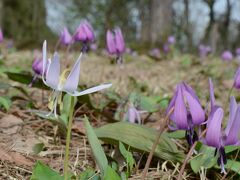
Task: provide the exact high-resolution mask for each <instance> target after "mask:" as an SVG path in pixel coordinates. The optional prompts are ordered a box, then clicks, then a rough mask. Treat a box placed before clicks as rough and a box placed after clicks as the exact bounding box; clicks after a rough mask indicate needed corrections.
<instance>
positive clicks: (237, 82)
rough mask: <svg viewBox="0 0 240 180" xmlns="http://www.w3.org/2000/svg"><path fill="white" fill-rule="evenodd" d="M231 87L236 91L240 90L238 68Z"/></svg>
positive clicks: (239, 70)
mask: <svg viewBox="0 0 240 180" xmlns="http://www.w3.org/2000/svg"><path fill="white" fill-rule="evenodd" d="M233 86H234V87H235V88H236V89H240V68H238V69H237V72H236V73H235V76H234V83H233Z"/></svg>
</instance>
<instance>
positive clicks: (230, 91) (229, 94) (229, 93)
mask: <svg viewBox="0 0 240 180" xmlns="http://www.w3.org/2000/svg"><path fill="white" fill-rule="evenodd" d="M233 88H234V85H232V87H231V89H230V90H229V92H228V99H227V101H229V99H230V96H231V94H232V91H233Z"/></svg>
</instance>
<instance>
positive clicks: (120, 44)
mask: <svg viewBox="0 0 240 180" xmlns="http://www.w3.org/2000/svg"><path fill="white" fill-rule="evenodd" d="M115 39H116V49H117V51H118V53H123V52H124V51H125V42H124V38H123V35H122V31H121V29H120V28H116V29H115Z"/></svg>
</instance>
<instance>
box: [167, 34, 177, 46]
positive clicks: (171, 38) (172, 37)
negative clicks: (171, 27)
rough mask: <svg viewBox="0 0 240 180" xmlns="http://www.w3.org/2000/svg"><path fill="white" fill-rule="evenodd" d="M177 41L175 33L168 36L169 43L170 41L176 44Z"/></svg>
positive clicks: (170, 43)
mask: <svg viewBox="0 0 240 180" xmlns="http://www.w3.org/2000/svg"><path fill="white" fill-rule="evenodd" d="M175 42H176V39H175V37H174V36H173V35H171V36H168V40H167V43H168V44H169V45H172V44H175Z"/></svg>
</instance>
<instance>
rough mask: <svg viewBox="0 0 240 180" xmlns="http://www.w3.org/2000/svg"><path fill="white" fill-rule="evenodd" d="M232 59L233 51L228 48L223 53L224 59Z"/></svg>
mask: <svg viewBox="0 0 240 180" xmlns="http://www.w3.org/2000/svg"><path fill="white" fill-rule="evenodd" d="M232 59H233V55H232V53H231V51H228V50H226V51H224V52H223V53H222V60H224V61H231V60H232Z"/></svg>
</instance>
